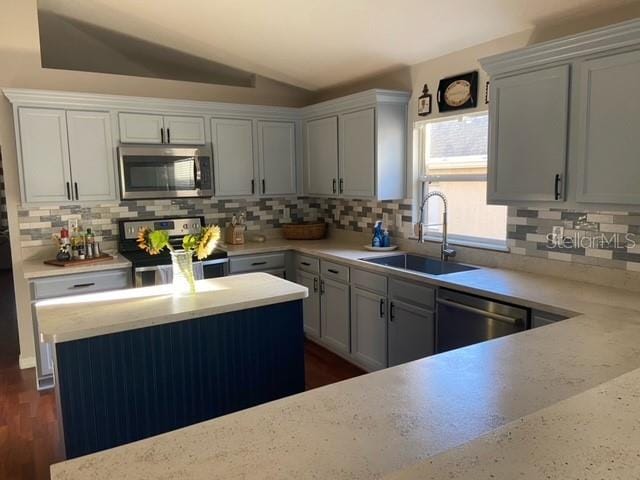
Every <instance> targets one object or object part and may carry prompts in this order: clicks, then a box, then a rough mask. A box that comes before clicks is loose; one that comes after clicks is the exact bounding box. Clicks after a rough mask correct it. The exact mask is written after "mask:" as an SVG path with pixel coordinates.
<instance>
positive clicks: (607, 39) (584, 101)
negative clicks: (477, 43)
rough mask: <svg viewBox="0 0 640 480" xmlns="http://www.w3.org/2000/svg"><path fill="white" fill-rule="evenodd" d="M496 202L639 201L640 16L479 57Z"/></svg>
mask: <svg viewBox="0 0 640 480" xmlns="http://www.w3.org/2000/svg"><path fill="white" fill-rule="evenodd" d="M480 63H481V65H482V67H483V68H484V70H485V71H486V72H487V73H488V74H489V75H490V77H491V96H490V98H491V100H490V103H489V162H488V192H487V198H488V200H489V202H490V203H493V204H504V205H515V206H518V205H526V206H528V207H540V208H549V207H553V206H556V207H557V206H558V205H561V206H562V208H567V209H579V210H580V211H585V210H587V211H589V210H593V211H603V210H604V211H610V210H623V211H632V209H633V208H636V207H637V206H638V205H640V183H639V182H638V181H637V179H638V178H640V162H639V161H638V158H639V157H638V155H639V152H640V136H639V135H638V128H637V125H638V118H639V115H640V91H639V90H638V89H637V88H635V86H636V85H638V84H640V19H635V20H631V21H628V22H623V23H620V24H617V25H610V26H607V27H604V28H600V29H596V30H592V31H589V32H584V33H580V34H577V35H572V36H570V37H566V38H560V39H557V40H553V41H550V42H545V43H541V44H537V45H532V46H529V47H526V48H523V49H520V50H516V51H513V52H506V53H502V54H499V55H494V56H491V57H487V58H483V59H480Z"/></svg>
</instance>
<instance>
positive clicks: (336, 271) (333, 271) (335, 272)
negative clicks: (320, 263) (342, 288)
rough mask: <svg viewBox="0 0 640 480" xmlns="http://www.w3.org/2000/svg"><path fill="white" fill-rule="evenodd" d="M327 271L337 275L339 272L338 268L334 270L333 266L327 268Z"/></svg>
mask: <svg viewBox="0 0 640 480" xmlns="http://www.w3.org/2000/svg"><path fill="white" fill-rule="evenodd" d="M327 272H329V273H333V274H334V275H338V274H339V273H340V272H338V270H334V269H333V268H327Z"/></svg>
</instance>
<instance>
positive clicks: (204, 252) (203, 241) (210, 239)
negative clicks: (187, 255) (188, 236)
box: [196, 225, 220, 260]
mask: <svg viewBox="0 0 640 480" xmlns="http://www.w3.org/2000/svg"><path fill="white" fill-rule="evenodd" d="M219 239H220V227H218V226H217V225H216V226H213V225H210V226H208V227H205V228H204V229H202V232H201V234H200V241H199V242H198V247H197V248H196V256H197V257H198V260H203V259H205V258H207V257H208V256H209V255H211V252H213V249H214V248H216V244H217V243H218V240H219Z"/></svg>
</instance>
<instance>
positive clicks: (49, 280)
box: [29, 268, 131, 390]
mask: <svg viewBox="0 0 640 480" xmlns="http://www.w3.org/2000/svg"><path fill="white" fill-rule="evenodd" d="M130 286H131V271H130V270H129V269H128V268H126V269H114V270H104V271H98V272H89V273H77V274H70V275H61V276H54V277H46V278H38V279H34V280H32V281H31V282H30V284H29V287H30V291H31V315H32V319H33V333H34V339H35V344H36V376H37V379H36V381H37V386H38V390H43V389H46V388H51V387H53V385H54V378H53V348H52V346H51V344H49V343H45V342H41V341H40V327H39V323H38V317H37V315H36V309H35V304H36V303H37V302H38V301H40V300H46V299H50V298H60V297H67V296H70V295H81V294H87V293H95V292H105V291H108V290H120V289H124V288H129V287H130Z"/></svg>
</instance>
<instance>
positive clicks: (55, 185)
mask: <svg viewBox="0 0 640 480" xmlns="http://www.w3.org/2000/svg"><path fill="white" fill-rule="evenodd" d="M18 118H19V130H20V150H21V158H22V162H21V167H22V168H21V171H22V183H23V189H22V193H23V197H24V198H23V200H24V201H26V202H66V201H69V200H71V165H70V164H69V144H68V141H67V121H66V116H65V111H64V110H49V109H43V108H20V109H19V111H18Z"/></svg>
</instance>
